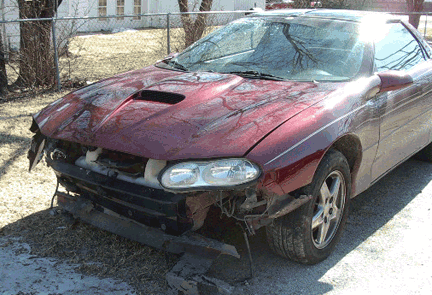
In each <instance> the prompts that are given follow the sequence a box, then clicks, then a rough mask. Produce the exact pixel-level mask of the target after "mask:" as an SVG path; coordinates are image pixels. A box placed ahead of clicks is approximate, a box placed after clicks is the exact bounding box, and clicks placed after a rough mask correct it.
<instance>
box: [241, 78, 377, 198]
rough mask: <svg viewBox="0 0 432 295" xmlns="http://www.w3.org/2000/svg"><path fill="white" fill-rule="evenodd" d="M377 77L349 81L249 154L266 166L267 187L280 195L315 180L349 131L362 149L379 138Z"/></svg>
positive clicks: (280, 128)
mask: <svg viewBox="0 0 432 295" xmlns="http://www.w3.org/2000/svg"><path fill="white" fill-rule="evenodd" d="M380 83H381V81H380V79H379V77H378V76H372V77H369V78H363V79H361V80H358V81H353V82H351V83H347V85H346V86H345V87H343V88H341V89H339V90H338V91H336V92H334V93H332V94H331V95H329V96H328V97H327V98H325V99H324V100H322V101H320V102H319V103H317V104H315V105H313V106H311V107H309V108H307V109H305V110H304V111H302V112H301V113H299V114H297V115H296V116H295V117H293V118H291V119H290V120H288V121H287V122H286V123H285V124H283V125H281V126H280V127H279V128H277V129H276V130H274V131H273V132H272V133H270V134H269V135H267V136H266V137H265V138H264V140H262V141H261V142H260V143H259V144H257V145H256V146H255V147H254V148H253V149H252V150H251V151H250V153H248V155H247V156H246V157H247V158H248V159H250V160H251V161H254V162H256V163H260V164H261V165H262V167H263V171H264V178H263V187H266V188H267V189H268V190H269V191H271V192H273V193H276V194H278V195H280V194H281V193H284V194H288V193H290V192H292V191H294V190H296V189H298V188H301V187H303V186H305V185H307V184H309V183H311V182H312V179H313V176H314V174H315V171H316V169H317V167H318V164H319V163H320V161H321V159H322V158H323V156H324V155H325V153H326V152H327V150H328V149H330V148H331V147H332V145H333V144H334V143H335V142H336V141H337V140H338V139H339V138H341V137H343V136H345V135H351V136H355V137H357V138H358V139H359V140H360V143H361V147H362V150H363V149H367V148H369V147H370V146H373V145H375V144H376V143H377V142H378V139H379V130H378V128H377V127H376V126H377V124H376V122H373V121H374V119H377V118H376V110H375V108H374V105H373V104H372V103H370V101H371V99H372V98H373V97H374V96H375V95H376V93H377V92H378V91H379V86H380Z"/></svg>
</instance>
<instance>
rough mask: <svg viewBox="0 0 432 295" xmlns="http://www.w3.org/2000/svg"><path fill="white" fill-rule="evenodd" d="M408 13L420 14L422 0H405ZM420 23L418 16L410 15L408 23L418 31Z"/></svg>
mask: <svg viewBox="0 0 432 295" xmlns="http://www.w3.org/2000/svg"><path fill="white" fill-rule="evenodd" d="M406 2H407V6H408V12H421V11H422V10H423V2H424V0H406ZM419 22H420V14H410V16H409V23H410V24H411V25H412V26H413V27H415V28H416V29H418V26H419Z"/></svg>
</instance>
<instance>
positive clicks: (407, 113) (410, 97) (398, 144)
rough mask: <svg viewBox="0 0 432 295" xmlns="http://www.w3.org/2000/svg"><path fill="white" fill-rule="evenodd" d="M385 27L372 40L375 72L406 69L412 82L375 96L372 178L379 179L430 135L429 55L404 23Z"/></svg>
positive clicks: (417, 148)
mask: <svg viewBox="0 0 432 295" xmlns="http://www.w3.org/2000/svg"><path fill="white" fill-rule="evenodd" d="M386 26H387V28H386V32H387V33H386V35H385V36H384V37H383V38H382V39H381V40H379V41H377V42H375V72H383V71H388V70H397V71H406V72H407V73H408V74H409V75H411V77H413V80H414V83H413V84H412V85H411V86H408V87H406V88H403V89H400V90H395V91H390V92H386V93H383V94H380V95H378V96H377V97H376V98H375V99H376V105H377V107H378V111H379V114H380V140H379V145H378V149H377V154H376V157H375V161H374V164H373V166H372V179H377V178H379V177H380V176H381V175H383V174H385V173H386V172H388V171H389V170H391V169H392V168H393V167H394V166H396V165H397V164H399V163H400V162H402V161H403V160H405V159H407V158H408V157H409V156H411V155H412V154H413V153H415V152H416V151H418V150H419V149H420V148H421V147H423V146H425V145H426V144H427V143H428V142H429V137H430V136H429V132H430V115H431V114H430V108H431V104H432V101H431V98H432V96H431V95H430V93H429V92H430V91H431V89H430V88H431V83H430V79H429V72H430V68H431V64H430V61H429V58H428V56H427V53H426V51H425V50H424V48H423V46H422V45H421V44H420V43H419V42H418V41H417V39H416V38H415V37H414V36H413V34H412V33H411V32H410V30H409V29H408V28H407V27H406V26H405V25H404V24H402V23H399V22H398V23H391V24H386Z"/></svg>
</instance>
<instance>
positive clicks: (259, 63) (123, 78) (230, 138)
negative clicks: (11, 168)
mask: <svg viewBox="0 0 432 295" xmlns="http://www.w3.org/2000/svg"><path fill="white" fill-rule="evenodd" d="M431 57H432V51H431V48H430V47H429V46H428V44H427V43H426V42H425V41H424V40H423V38H422V37H421V36H420V35H419V33H418V32H417V31H416V30H415V29H414V28H413V27H412V26H411V25H409V24H407V23H405V22H403V21H401V20H399V19H397V18H394V17H392V16H391V15H387V14H379V13H368V12H360V11H344V10H286V11H273V12H263V13H257V14H253V15H250V16H248V17H246V18H243V19H240V20H237V21H234V22H232V23H230V24H228V25H226V26H224V27H222V28H220V29H219V30H217V31H214V32H212V33H211V34H209V35H208V36H206V37H205V38H203V39H201V40H199V41H197V42H196V43H194V44H193V45H191V46H190V47H189V48H187V49H186V50H185V51H183V52H182V53H180V54H178V55H172V56H170V57H168V58H166V59H165V60H163V61H161V62H158V63H156V64H155V65H154V66H149V67H146V68H143V69H140V70H136V71H131V72H127V73H124V74H120V75H117V76H115V77H112V78H109V79H105V80H102V81H100V82H98V83H95V84H92V85H90V86H87V87H84V88H82V89H79V90H77V91H74V92H72V93H70V94H68V95H67V96H65V97H63V98H61V99H59V100H57V101H55V102H53V103H52V104H50V105H49V106H47V107H46V108H44V109H43V110H42V111H41V112H39V113H38V114H35V115H34V120H33V124H32V127H31V130H32V131H33V132H34V133H35V135H34V138H33V143H32V147H31V150H30V151H29V159H30V168H31V167H33V166H34V165H36V164H37V162H38V161H39V160H40V159H41V158H42V155H43V154H44V155H45V157H46V161H47V163H48V165H49V166H51V167H52V169H54V171H55V173H56V175H57V179H58V182H59V184H60V187H59V189H58V190H57V192H56V196H57V198H58V204H59V205H60V206H61V207H62V208H63V209H65V210H66V211H68V212H70V213H72V214H74V216H75V217H79V218H81V219H82V220H85V221H87V222H90V223H92V224H95V225H97V226H100V227H102V228H105V229H108V230H110V231H112V232H115V233H118V234H120V235H123V236H126V237H129V238H131V239H135V240H138V241H140V242H143V243H146V244H149V245H152V246H154V247H159V248H163V249H166V250H168V251H172V252H176V253H180V252H183V251H188V249H190V248H191V247H192V248H193V247H195V248H194V250H193V251H197V249H201V250H202V249H209V247H210V248H211V247H213V246H214V248H217V247H218V246H217V243H215V244H212V245H213V246H209V245H208V244H206V245H204V244H203V240H200V241H197V240H194V238H192V237H196V236H194V234H192V233H191V232H193V231H195V230H197V229H198V228H200V227H201V226H202V225H203V223H204V221H205V220H206V216H207V214H208V212H209V210H220V211H221V212H222V213H223V214H225V215H227V216H229V217H232V218H235V219H236V220H238V221H239V222H240V223H242V224H243V225H244V227H245V229H246V230H247V231H248V233H249V234H254V233H255V231H256V230H257V229H259V228H261V227H266V231H267V237H268V242H269V244H270V247H271V248H272V249H273V250H274V251H275V252H276V253H278V254H280V255H282V256H285V257H288V258H290V259H292V260H295V261H298V262H301V263H306V264H313V263H317V262H319V261H322V260H323V259H325V258H326V257H327V256H328V255H330V253H331V252H332V250H333V248H334V247H335V244H336V243H337V242H338V240H339V238H340V235H341V233H342V231H343V228H344V226H345V222H346V219H347V215H348V211H349V204H350V199H351V198H353V197H355V196H356V195H358V194H359V193H361V192H362V191H364V190H366V189H367V188H368V187H370V186H371V185H372V184H373V183H375V182H376V181H378V180H379V179H380V178H381V177H382V176H383V175H385V174H386V173H388V172H389V171H390V170H392V169H393V168H394V167H396V166H397V165H398V164H400V163H401V162H403V161H405V160H406V159H408V158H409V157H411V156H412V155H414V154H418V156H419V157H422V158H424V159H426V160H431V159H432V147H431V144H430V143H431V138H432V133H431V131H432V124H431V123H432V122H431V112H432V92H431V91H432V83H431V80H432V61H431ZM419 151H420V153H419ZM227 230H229V229H227ZM207 241H208V240H207ZM225 246H226V245H225ZM225 246H223V245H222V246H221V247H220V248H219V250H220V252H230V251H231V252H230V253H231V254H235V253H236V252H235V250H233V248H229V247H225Z"/></svg>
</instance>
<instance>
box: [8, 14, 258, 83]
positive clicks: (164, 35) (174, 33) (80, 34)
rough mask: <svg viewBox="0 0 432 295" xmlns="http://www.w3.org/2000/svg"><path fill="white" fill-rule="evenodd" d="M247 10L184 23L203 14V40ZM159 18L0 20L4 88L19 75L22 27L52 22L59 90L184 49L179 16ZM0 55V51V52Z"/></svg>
mask: <svg viewBox="0 0 432 295" xmlns="http://www.w3.org/2000/svg"><path fill="white" fill-rule="evenodd" d="M248 12H250V11H223V12H208V13H187V18H188V21H189V24H190V25H191V26H193V25H194V24H196V23H197V22H196V21H197V17H198V15H203V14H205V23H204V30H203V34H202V36H205V35H207V34H208V33H209V32H211V31H213V30H214V29H216V28H218V27H220V26H223V25H225V24H227V23H229V22H231V21H233V20H235V19H238V18H241V17H244V16H245V13H248ZM185 15H186V14H181V13H163V14H141V15H122V16H106V17H68V18H53V19H31V20H28V19H24V20H14V21H0V29H1V31H0V33H1V35H2V40H1V41H2V45H3V50H2V52H3V54H4V59H5V61H6V72H7V77H8V80H9V83H13V82H14V81H16V80H17V79H18V77H19V75H20V67H22V58H20V50H21V48H20V46H21V44H22V43H21V42H20V37H21V36H20V33H21V30H20V27H21V26H22V24H23V23H25V22H32V24H35V25H37V24H38V22H44V21H47V20H49V21H52V30H51V39H52V42H51V46H50V50H51V52H50V53H49V54H47V56H50V58H53V59H54V61H55V62H54V64H55V66H56V67H57V70H58V77H59V79H57V80H58V81H57V82H58V87H61V86H62V85H63V86H77V84H83V83H89V82H94V81H97V80H100V79H103V78H106V77H110V76H112V75H115V74H118V73H122V72H126V71H130V70H135V69H139V68H142V67H145V66H147V65H150V64H153V63H155V62H156V61H158V60H160V59H162V58H164V57H165V56H167V55H168V54H169V53H170V52H179V51H182V50H183V49H184V48H185V30H184V29H183V24H184V23H183V21H182V17H185ZM0 51H1V50H0Z"/></svg>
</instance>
